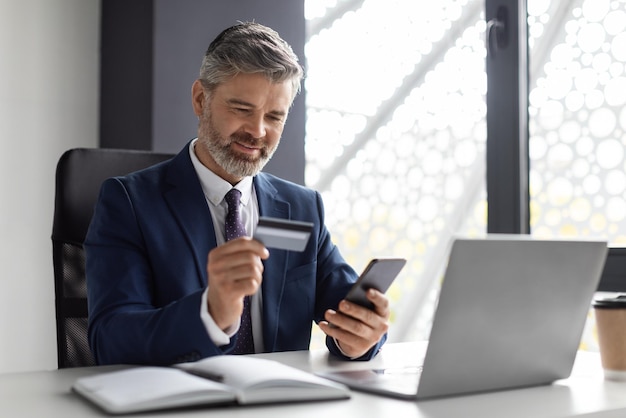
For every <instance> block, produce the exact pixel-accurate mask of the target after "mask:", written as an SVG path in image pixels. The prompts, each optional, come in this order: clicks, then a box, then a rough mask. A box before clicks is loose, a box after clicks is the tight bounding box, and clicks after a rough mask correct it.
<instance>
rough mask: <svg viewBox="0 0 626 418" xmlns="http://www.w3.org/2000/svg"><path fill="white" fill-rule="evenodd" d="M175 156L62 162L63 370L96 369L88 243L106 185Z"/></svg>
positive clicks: (124, 154)
mask: <svg viewBox="0 0 626 418" xmlns="http://www.w3.org/2000/svg"><path fill="white" fill-rule="evenodd" d="M172 157H173V155H170V154H161V153H154V152H150V151H135V150H119V149H115V150H114V149H96V148H93V149H87V148H75V149H71V150H69V151H66V152H65V153H64V154H63V155H62V156H61V158H60V159H59V162H58V164H57V171H56V190H55V199H54V219H53V226H52V259H53V264H54V285H55V286H54V287H55V294H56V302H55V308H56V327H57V349H58V366H59V368H65V367H79V366H91V365H94V364H95V361H94V358H93V356H92V354H91V351H90V350H89V343H88V341H87V286H86V280H85V253H84V250H83V241H84V239H85V235H86V233H87V228H88V227H89V223H90V222H91V217H92V216H93V209H94V206H95V204H96V200H97V198H98V193H99V191H100V186H101V184H102V182H103V181H104V180H105V179H107V178H109V177H113V176H118V175H123V174H127V173H130V172H132V171H136V170H139V169H142V168H145V167H148V166H151V165H153V164H156V163H159V162H161V161H164V160H166V159H169V158H172Z"/></svg>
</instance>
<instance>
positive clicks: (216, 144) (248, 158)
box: [198, 106, 279, 178]
mask: <svg viewBox="0 0 626 418" xmlns="http://www.w3.org/2000/svg"><path fill="white" fill-rule="evenodd" d="M198 142H199V144H200V145H201V146H204V147H205V148H206V149H207V150H208V152H209V154H210V155H211V156H212V157H213V160H214V161H215V162H216V163H217V165H219V166H220V167H221V168H222V169H223V170H224V171H226V172H227V173H229V174H230V175H232V176H235V177H239V178H241V177H247V176H254V175H256V174H258V173H259V172H260V171H261V170H262V169H263V167H265V165H266V164H267V162H268V161H269V160H270V159H271V158H272V156H273V155H274V152H275V151H276V148H278V143H279V141H276V142H275V144H274V146H270V145H269V144H268V143H267V141H266V140H265V139H264V138H254V137H253V136H252V135H250V134H249V133H247V132H235V133H233V134H231V135H229V136H228V137H224V136H223V135H222V134H221V133H220V132H219V131H218V129H217V127H216V124H215V123H214V121H213V114H212V112H211V111H210V106H205V111H204V113H203V115H202V116H201V118H200V125H199V129H198ZM235 144H237V145H238V146H244V147H247V148H250V149H256V150H258V152H255V153H254V155H251V154H249V153H243V152H239V151H237V149H236V147H235V146H234V145H235Z"/></svg>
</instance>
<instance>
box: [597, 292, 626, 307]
mask: <svg viewBox="0 0 626 418" xmlns="http://www.w3.org/2000/svg"><path fill="white" fill-rule="evenodd" d="M593 307H594V308H598V309H624V308H626V295H620V296H618V297H615V298H608V299H598V300H595V301H594V302H593Z"/></svg>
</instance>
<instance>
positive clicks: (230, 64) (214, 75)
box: [199, 22, 304, 100]
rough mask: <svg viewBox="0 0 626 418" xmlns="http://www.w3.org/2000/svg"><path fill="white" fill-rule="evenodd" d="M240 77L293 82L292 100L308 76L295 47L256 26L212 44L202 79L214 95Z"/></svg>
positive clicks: (241, 27) (243, 25)
mask: <svg viewBox="0 0 626 418" xmlns="http://www.w3.org/2000/svg"><path fill="white" fill-rule="evenodd" d="M240 73H243V74H253V73H262V74H263V75H265V76H266V77H267V78H268V79H269V80H271V81H272V82H273V83H282V82H285V81H291V83H292V87H293V88H292V100H293V98H295V97H296V95H297V94H298V92H299V91H300V84H301V81H302V78H303V76H304V71H303V69H302V67H301V66H300V64H299V63H298V57H297V56H296V54H295V53H294V52H293V50H292V49H291V46H290V45H289V44H288V43H287V42H285V41H284V40H283V39H282V38H281V37H280V35H278V33H277V32H276V31H275V30H273V29H271V28H268V27H267V26H263V25H261V24H258V23H254V22H246V23H240V24H237V25H235V26H231V27H230V28H228V29H225V30H224V31H223V32H222V33H220V34H219V35H218V36H217V37H216V38H215V40H213V42H211V45H209V48H208V49H207V51H206V53H205V55H204V59H203V60H202V66H201V67H200V76H199V79H200V81H201V82H202V85H203V86H204V87H205V88H206V89H208V90H209V92H211V91H212V90H213V89H214V88H215V87H216V86H218V85H219V84H220V83H223V82H224V81H227V80H228V79H230V78H232V77H234V76H235V75H237V74H240Z"/></svg>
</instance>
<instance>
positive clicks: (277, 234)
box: [253, 216, 313, 251]
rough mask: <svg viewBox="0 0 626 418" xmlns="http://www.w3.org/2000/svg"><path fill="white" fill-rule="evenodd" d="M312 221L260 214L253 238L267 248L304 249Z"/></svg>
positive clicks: (311, 228)
mask: <svg viewBox="0 0 626 418" xmlns="http://www.w3.org/2000/svg"><path fill="white" fill-rule="evenodd" d="M312 230H313V223H311V222H302V221H292V220H287V219H279V218H269V217H266V216H262V217H261V218H259V223H258V224H257V226H256V229H255V230H254V235H253V238H254V239H256V240H258V241H261V242H262V243H263V245H265V246H266V247H267V248H276V249H279V250H288V251H304V249H305V248H306V244H307V242H309V237H310V236H311V231H312Z"/></svg>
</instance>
